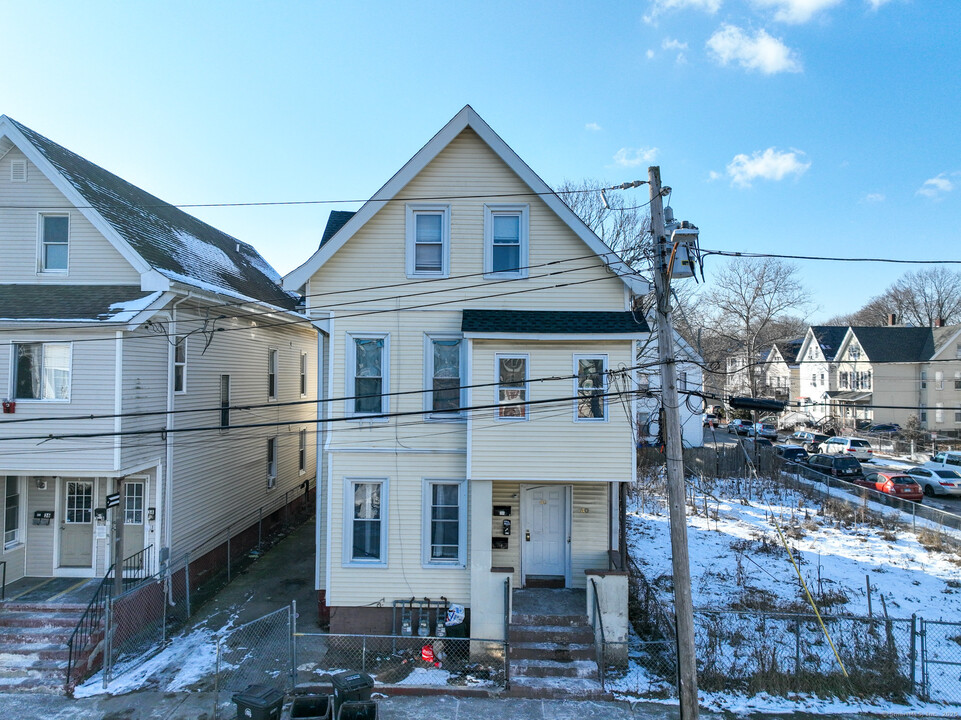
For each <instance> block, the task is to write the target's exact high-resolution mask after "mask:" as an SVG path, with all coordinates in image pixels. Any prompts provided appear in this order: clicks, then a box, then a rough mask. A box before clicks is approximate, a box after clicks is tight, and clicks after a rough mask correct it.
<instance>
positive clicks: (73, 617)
mask: <svg viewBox="0 0 961 720" xmlns="http://www.w3.org/2000/svg"><path fill="white" fill-rule="evenodd" d="M79 621H80V613H76V612H62V611H49V612H48V611H36V610H11V611H4V612H3V613H0V631H2V628H7V627H60V628H70V630H73V628H75V627H76V626H77V623H78V622H79Z"/></svg>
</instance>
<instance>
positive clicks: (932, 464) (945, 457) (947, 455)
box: [921, 452, 961, 470]
mask: <svg viewBox="0 0 961 720" xmlns="http://www.w3.org/2000/svg"><path fill="white" fill-rule="evenodd" d="M921 467H926V468H931V469H938V468H947V469H948V470H961V452H939V453H935V455H934V457H933V458H931V459H930V460H928V461H927V462H926V463H921Z"/></svg>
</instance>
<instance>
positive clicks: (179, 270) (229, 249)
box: [10, 119, 295, 309]
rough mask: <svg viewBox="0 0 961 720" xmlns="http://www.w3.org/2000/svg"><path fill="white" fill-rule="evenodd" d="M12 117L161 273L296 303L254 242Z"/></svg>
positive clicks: (282, 303)
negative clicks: (206, 221)
mask: <svg viewBox="0 0 961 720" xmlns="http://www.w3.org/2000/svg"><path fill="white" fill-rule="evenodd" d="M10 121H11V122H12V123H13V124H14V125H15V126H16V127H17V128H18V129H19V130H20V132H22V133H23V134H24V136H25V137H26V138H27V139H28V140H29V141H30V142H31V143H32V144H33V145H34V147H36V149H37V150H38V151H39V152H40V153H41V154H42V155H43V156H44V157H45V158H46V159H47V160H48V161H49V162H50V163H51V164H52V165H53V166H54V167H55V168H56V169H57V170H58V171H59V172H60V173H61V174H62V175H63V176H64V178H66V179H67V181H68V182H69V183H70V184H71V185H73V187H74V188H76V190H77V192H79V193H80V195H82V196H83V198H84V200H86V202H87V203H89V205H90V206H91V207H92V208H93V209H94V210H96V211H97V212H98V213H100V215H101V216H102V217H103V218H104V220H106V221H107V222H108V223H109V224H110V225H111V226H112V227H113V228H114V230H115V231H116V232H117V233H118V234H119V235H120V236H121V237H122V238H123V239H124V240H126V241H127V243H129V244H130V246H131V247H132V248H133V249H134V250H135V251H136V252H137V253H138V254H139V255H140V256H141V257H142V258H143V259H144V260H145V261H146V262H147V263H148V264H149V265H150V266H151V267H153V268H154V269H155V270H157V271H158V272H160V273H161V274H163V275H165V276H167V277H168V278H170V279H171V280H174V281H177V282H183V283H186V284H189V285H195V286H198V287H201V288H205V289H206V288H209V289H213V290H223V291H227V292H229V293H232V294H235V295H240V296H243V297H247V298H252V299H255V300H259V301H262V302H266V303H270V304H272V305H276V306H278V307H282V308H286V309H293V308H294V304H295V299H294V298H293V297H292V296H291V295H289V294H288V293H286V292H284V290H283V289H282V288H281V287H280V284H279V283H280V275H278V274H277V271H275V270H274V269H273V268H272V267H271V266H270V265H269V264H268V263H267V261H266V260H264V259H263V258H262V257H261V256H260V254H259V253H258V252H257V251H256V250H254V248H253V247H252V246H250V245H248V244H247V243H244V242H241V241H240V240H237V239H236V238H234V237H231V236H230V235H228V234H226V233H224V232H221V231H220V230H217V229H216V228H214V227H211V226H210V225H208V224H207V223H205V222H202V221H201V220H198V219H197V218H195V217H193V216H192V215H188V214H187V213H185V212H184V211H183V210H180V209H179V208H176V207H174V206H173V205H170V204H169V203H166V202H164V201H163V200H160V199H159V198H157V197H155V196H153V195H151V194H150V193H148V192H146V191H144V190H141V189H140V188H138V187H136V186H134V185H131V184H130V183H128V182H127V181H126V180H123V179H122V178H119V177H117V176H116V175H114V174H113V173H111V172H108V171H107V170H104V169H103V168H101V167H99V166H98V165H95V164H94V163H92V162H90V161H89V160H85V159H84V158H82V157H80V156H79V155H77V154H76V153H74V152H72V151H70V150H67V149H66V148H65V147H62V146H61V145H58V144H57V143H55V142H53V141H52V140H49V139H47V138H45V137H44V136H43V135H40V134H39V133H37V132H34V131H33V130H31V129H30V128H28V127H26V126H24V125H21V124H20V123H18V122H16V121H15V120H13V119H10Z"/></svg>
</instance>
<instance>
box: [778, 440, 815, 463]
mask: <svg viewBox="0 0 961 720" xmlns="http://www.w3.org/2000/svg"><path fill="white" fill-rule="evenodd" d="M774 452H775V453H776V454H777V456H778V457H779V458H783V459H784V460H786V461H787V462H793V463H801V464H805V463H807V461H808V451H807V450H805V449H804V448H803V447H801V446H800V445H778V446H777V447H775V448H774Z"/></svg>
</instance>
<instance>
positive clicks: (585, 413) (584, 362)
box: [574, 355, 607, 422]
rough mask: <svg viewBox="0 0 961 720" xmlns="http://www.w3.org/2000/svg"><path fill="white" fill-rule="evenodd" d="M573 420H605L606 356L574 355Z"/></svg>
mask: <svg viewBox="0 0 961 720" xmlns="http://www.w3.org/2000/svg"><path fill="white" fill-rule="evenodd" d="M574 372H575V373H576V375H577V378H576V380H575V386H576V387H575V388H574V392H575V395H576V397H577V400H576V401H575V413H574V420H576V421H579V422H580V421H591V420H606V419H607V397H606V395H607V356H606V355H575V356H574Z"/></svg>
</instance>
